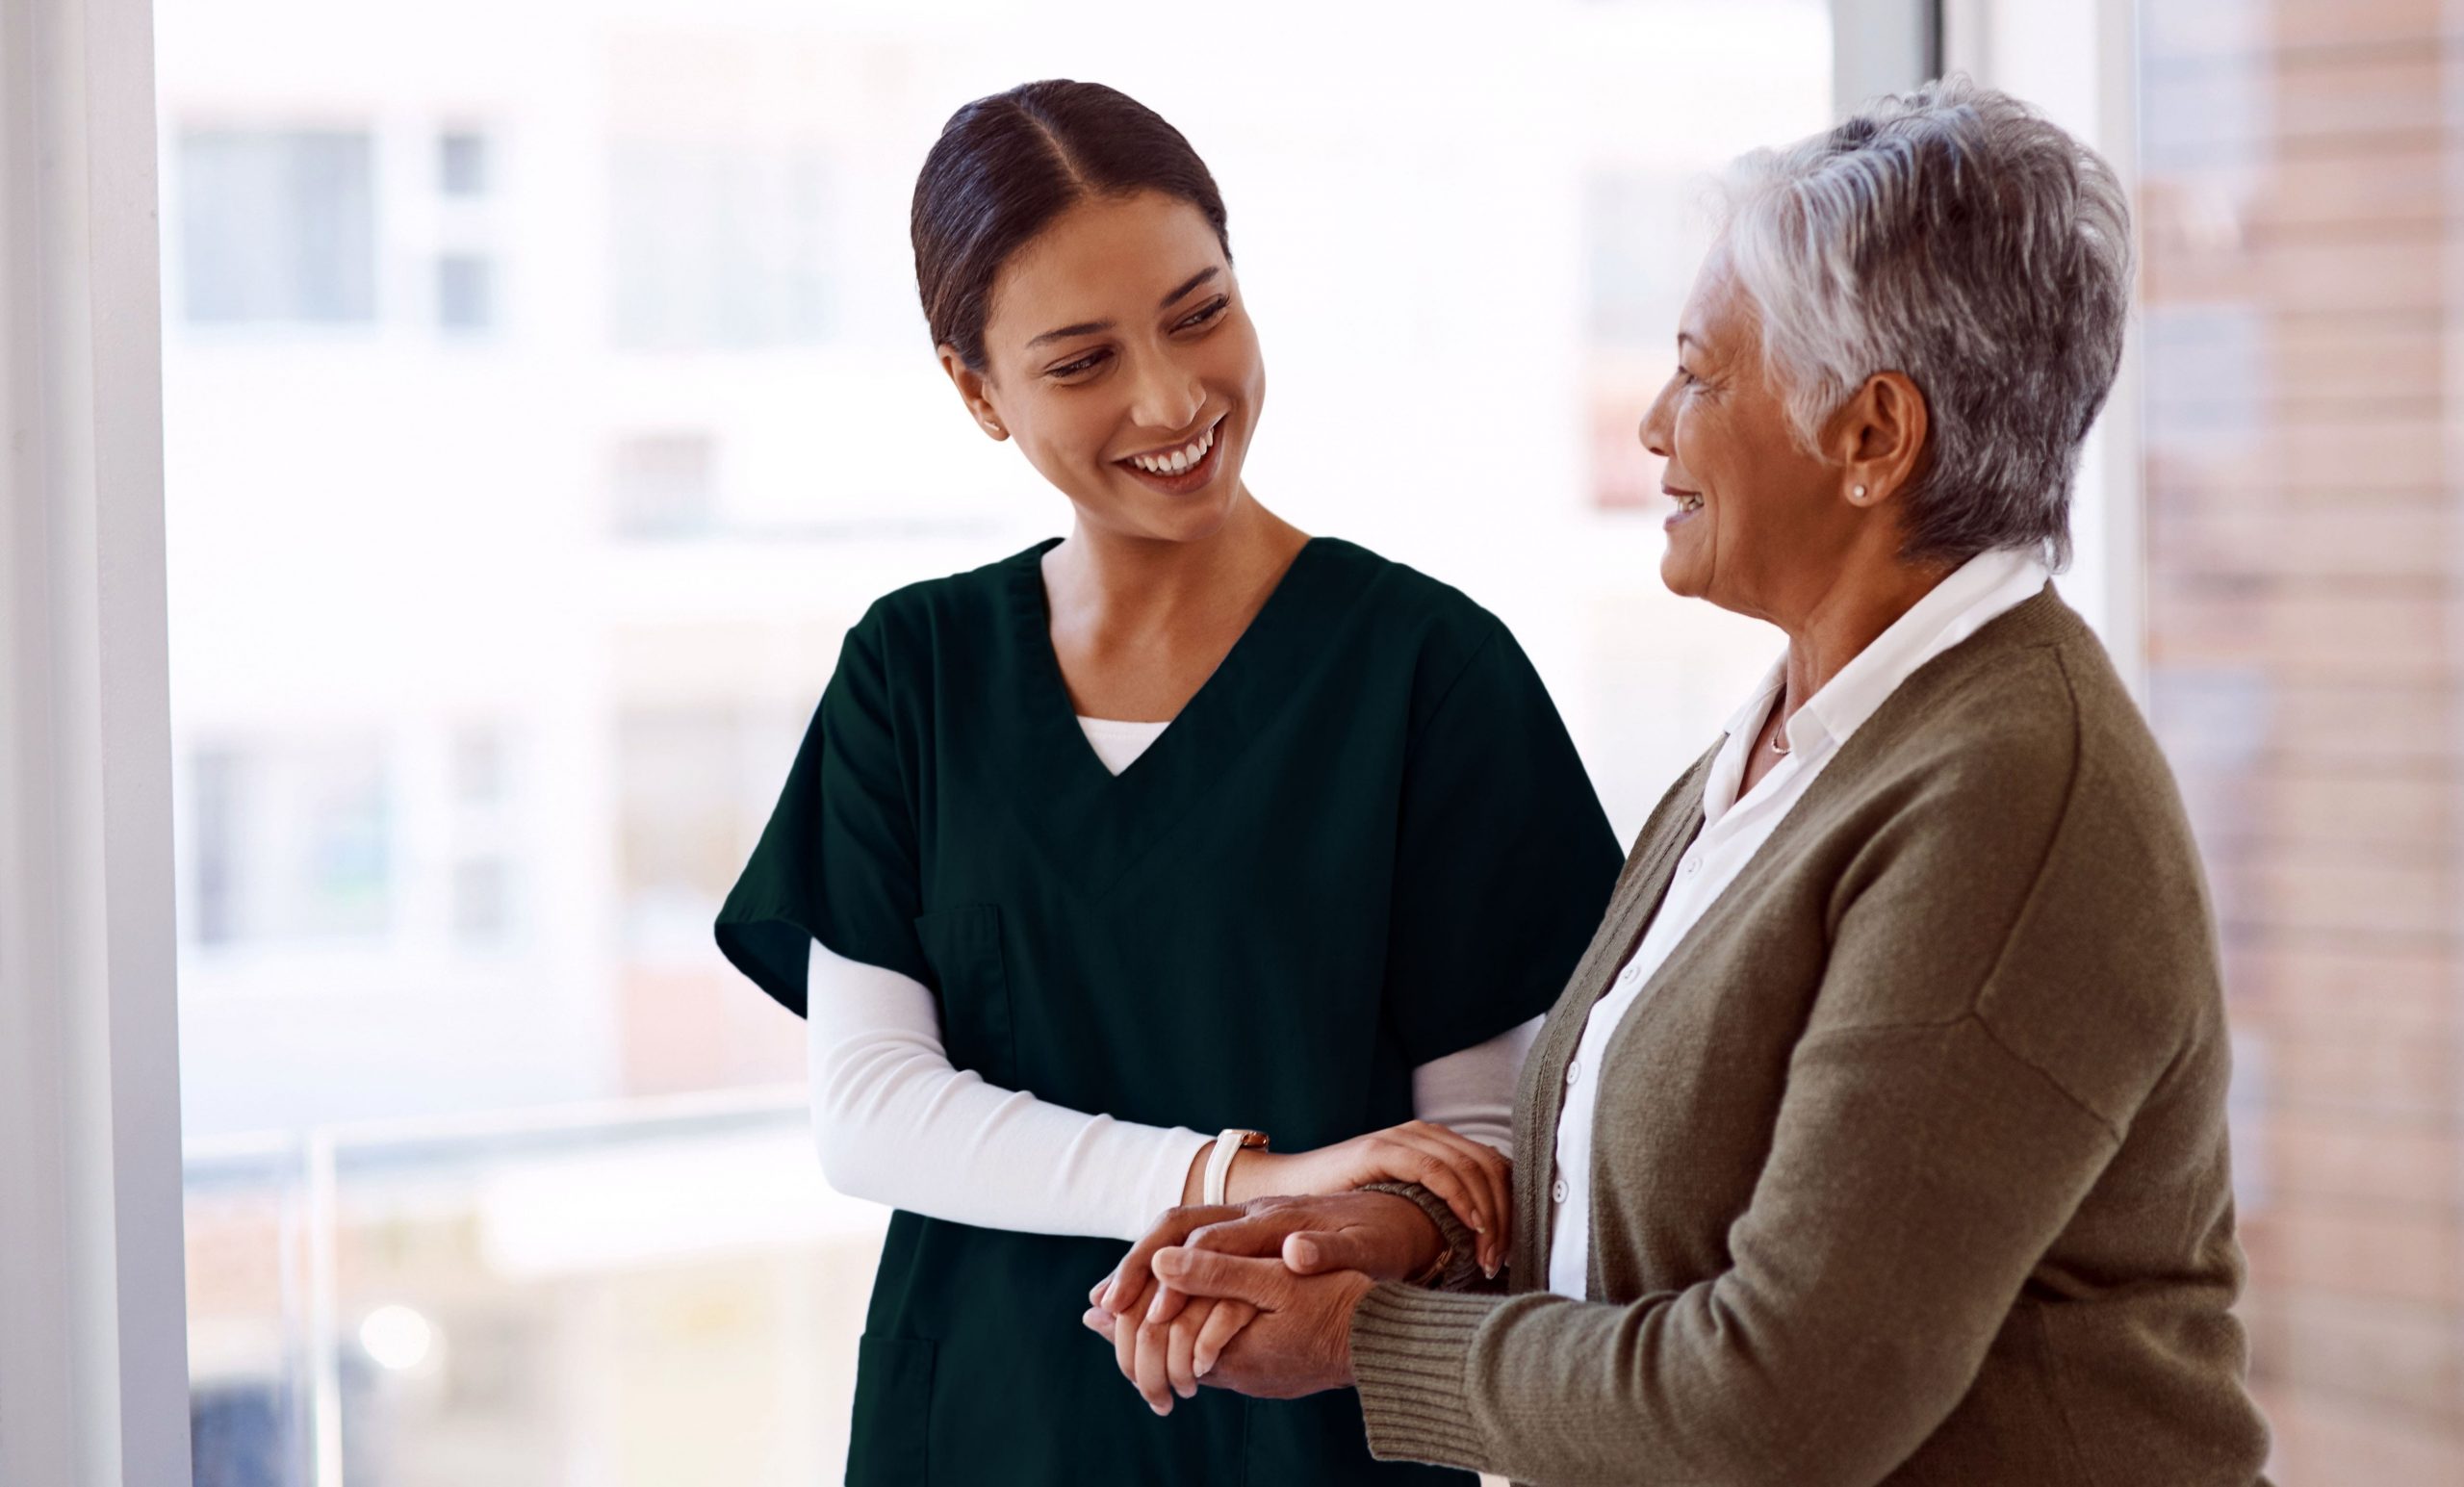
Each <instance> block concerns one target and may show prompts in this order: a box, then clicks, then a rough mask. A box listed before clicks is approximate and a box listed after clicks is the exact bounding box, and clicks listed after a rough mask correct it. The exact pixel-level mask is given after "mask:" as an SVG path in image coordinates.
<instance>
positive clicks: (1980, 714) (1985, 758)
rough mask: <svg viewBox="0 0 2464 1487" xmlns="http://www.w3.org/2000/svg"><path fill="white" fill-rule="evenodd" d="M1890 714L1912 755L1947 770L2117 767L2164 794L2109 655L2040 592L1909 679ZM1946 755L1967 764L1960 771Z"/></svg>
mask: <svg viewBox="0 0 2464 1487" xmlns="http://www.w3.org/2000/svg"><path fill="white" fill-rule="evenodd" d="M1903 692H1904V695H1903V696H1901V697H1898V698H1894V699H1893V701H1894V703H1900V704H1904V705H1905V706H1904V707H1903V708H1902V709H1901V716H1900V717H1899V719H1898V720H1897V721H1898V723H1899V725H1900V727H1901V728H1902V729H1904V730H1905V731H1907V732H1908V734H1909V735H1910V742H1911V743H1912V744H1913V745H1914V746H1915V748H1916V750H1917V751H1918V752H1919V753H1920V754H1924V755H1930V756H1937V757H1938V760H1939V762H1941V763H1942V764H1943V765H1944V766H1945V767H1946V768H1950V769H1951V772H1952V773H1954V774H1958V773H1973V772H1976V771H1977V770H1985V771H1989V772H1994V773H2004V772H2011V771H2016V772H2017V773H2020V774H2024V775H2029V776H2042V775H2048V774H2049V775H2054V776H2068V775H2072V774H2076V773H2078V772H2079V771H2081V770H2082V769H2083V768H2089V767H2093V768H2095V769H2097V771H2098V772H2099V773H2103V772H2106V771H2110V770H2115V769H2119V770H2122V771H2123V772H2124V773H2125V775H2126V776H2127V777H2128V779H2127V782H2130V783H2135V784H2137V785H2139V786H2142V787H2145V788H2152V789H2162V790H2163V791H2165V792H2167V793H2170V792H2171V791H2172V790H2173V781H2172V775H2171V771H2170V769H2169V767H2168V766H2167V764H2166V763H2165V758H2164V754H2163V751H2162V750H2161V749H2160V748H2159V747H2158V746H2157V742H2156V737H2155V734H2154V732H2153V731H2151V730H2150V729H2149V728H2148V726H2147V720H2146V717H2145V715H2144V714H2143V713H2142V712H2141V711H2140V709H2139V705H2138V703H2137V702H2136V701H2135V700H2134V699H2133V698H2132V697H2131V695H2130V688H2129V686H2128V684H2127V683H2125V682H2124V681H2123V679H2122V677H2121V674H2120V673H2119V671H2118V670H2117V669H2116V667H2115V666H2114V662H2113V657H2112V655H2111V654H2110V653H2108V652H2107V651H2106V649H2105V647H2104V643H2103V641H2101V640H2100V639H2098V638H2097V635H2096V633H2095V631H2094V630H2093V629H2092V628H2089V626H2088V624H2087V622H2086V621H2084V620H2082V619H2081V618H2080V617H2079V616H2078V614H2077V613H2076V612H2074V611H2073V610H2071V609H2070V608H2069V606H2068V605H2066V604H2064V603H2063V602H2061V601H2060V600H2059V599H2057V598H2054V597H2053V596H2051V595H2046V596H2044V597H2043V598H2041V599H2038V600H2032V601H2030V602H2028V603H2027V604H2026V605H2024V606H2022V608H2021V609H2020V610H2017V611H2014V612H2013V613H2012V614H2011V615H2010V616H2008V617H2007V620H2006V622H2005V623H1999V624H1996V625H1993V626H1989V627H1988V628H1986V629H1984V630H1982V631H1980V632H1978V633H1977V634H1976V635H1974V636H1972V637H1970V638H1969V639H1968V640H1967V641H1965V642H1963V644H1961V645H1959V646H1957V647H1954V648H1953V649H1952V650H1950V651H1949V652H1946V653H1945V654H1942V655H1940V656H1938V657H1937V658H1936V659H1935V661H1934V662H1933V663H1932V664H1930V665H1928V666H1927V667H1926V668H1925V669H1924V670H1922V671H1920V672H1918V673H1917V675H1916V676H1914V677H1913V678H1911V679H1910V681H1909V684H1908V686H1907V687H1906V688H1904V689H1903ZM1950 756H1957V757H1959V758H1963V759H1966V760H1969V761H1971V762H1970V764H1969V766H1968V768H1967V769H1966V770H1964V771H1963V770H1960V769H1958V768H1957V767H1955V766H1954V765H1953V764H1952V762H1951V757H1950Z"/></svg>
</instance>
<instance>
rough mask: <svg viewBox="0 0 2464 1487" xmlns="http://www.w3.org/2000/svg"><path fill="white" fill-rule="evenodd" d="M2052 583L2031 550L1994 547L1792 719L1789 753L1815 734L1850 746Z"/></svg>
mask: <svg viewBox="0 0 2464 1487" xmlns="http://www.w3.org/2000/svg"><path fill="white" fill-rule="evenodd" d="M2049 577H2052V575H2051V574H2050V572H2049V571H2048V570H2047V569H2046V568H2045V565H2044V559H2043V558H2042V557H2041V556H2040V555H2039V553H2038V552H2037V551H2036V550H2035V549H2033V548H1997V549H1994V550H1993V551H1987V552H1980V553H1978V554H1977V555H1976V556H1974V557H1971V558H1969V559H1968V560H1967V561H1966V562H1964V563H1962V564H1961V565H1960V566H1959V567H1958V568H1956V569H1954V570H1952V572H1951V574H1950V576H1949V577H1946V578H1944V579H1943V580H1942V581H1941V582H1939V583H1938V584H1936V585H1934V587H1933V589H1932V590H1931V591H1930V592H1928V593H1927V594H1926V595H1925V597H1924V598H1922V599H1920V600H1918V601H1917V602H1915V603H1913V604H1911V605H1910V606H1909V609H1908V612H1907V613H1906V614H1903V615H1901V616H1900V617H1899V618H1898V619H1896V620H1894V621H1892V622H1891V625H1890V628H1888V629H1886V630H1884V631H1883V632H1882V633H1881V634H1879V635H1877V636H1875V637H1874V639H1873V643H1872V644H1870V645H1868V646H1866V647H1865V649H1863V650H1862V651H1860V652H1858V653H1857V654H1855V655H1853V656H1851V657H1849V660H1848V664H1847V665H1845V666H1842V667H1840V668H1839V673H1838V675H1836V676H1835V677H1833V678H1832V679H1830V680H1829V681H1827V682H1825V683H1824V684H1823V687H1822V690H1820V691H1818V692H1816V693H1814V694H1813V696H1811V697H1809V698H1808V699H1806V705H1804V706H1803V707H1801V708H1799V709H1798V710H1797V712H1796V714H1795V715H1794V716H1792V717H1791V718H1790V719H1789V720H1788V725H1787V733H1788V745H1789V747H1790V748H1791V749H1792V750H1793V749H1796V748H1800V747H1803V746H1804V745H1806V744H1808V743H1810V742H1813V741H1814V740H1815V737H1816V736H1817V733H1818V734H1819V735H1821V736H1827V737H1828V739H1829V740H1830V742H1832V743H1834V744H1842V743H1846V742H1847V741H1848V737H1849V735H1850V734H1852V733H1854V732H1856V731H1857V730H1858V729H1860V728H1862V727H1863V726H1864V724H1865V720H1866V719H1868V718H1870V717H1872V716H1873V715H1874V713H1875V711H1876V709H1878V708H1880V707H1881V706H1882V705H1883V704H1884V703H1885V702H1886V701H1888V700H1889V698H1890V694H1891V693H1893V692H1895V691H1897V690H1899V685H1900V683H1901V682H1903V681H1906V680H1907V679H1909V678H1910V677H1912V676H1914V675H1915V674H1916V673H1917V671H1918V670H1919V669H1920V668H1922V667H1923V666H1924V664H1925V663H1926V662H1927V661H1930V660H1932V659H1933V658H1934V657H1936V656H1938V655H1939V654H1942V653H1943V652H1945V651H1948V650H1949V649H1951V648H1952V647H1953V646H1956V645H1958V644H1959V643H1960V642H1961V641H1963V640H1965V639H1966V638H1967V637H1968V636H1970V635H1973V634H1975V633H1976V632H1977V631H1978V630H1979V629H1981V628H1984V627H1985V626H1986V625H1987V624H1988V623H1989V622H1990V621H1992V620H1994V619H1996V618H1998V617H1999V616H2000V615H2002V614H2003V613H2004V612H2005V611H2007V610H2009V609H2012V608H2014V607H2015V606H2016V605H2018V604H2020V603H2023V602H2026V601H2027V600H2029V599H2031V598H2033V597H2034V596H2035V595H2036V593H2037V591H2038V590H2040V589H2041V588H2043V587H2044V585H2045V580H2046V579H2047V578H2049Z"/></svg>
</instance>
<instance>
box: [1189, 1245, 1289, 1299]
mask: <svg viewBox="0 0 2464 1487" xmlns="http://www.w3.org/2000/svg"><path fill="white" fill-rule="evenodd" d="M1155 1273H1156V1274H1157V1275H1159V1276H1162V1277H1164V1283H1165V1284H1168V1285H1169V1286H1171V1288H1172V1289H1173V1290H1175V1291H1180V1292H1185V1293H1187V1294H1188V1295H1193V1296H1221V1297H1229V1298H1231V1299H1232V1300H1236V1301H1246V1302H1248V1303H1249V1304H1250V1305H1252V1306H1254V1307H1257V1308H1258V1309H1259V1310H1260V1311H1273V1310H1275V1309H1276V1308H1277V1307H1279V1306H1282V1305H1284V1304H1285V1303H1286V1302H1288V1301H1289V1300H1290V1298H1291V1296H1292V1283H1293V1274H1292V1272H1291V1271H1290V1270H1288V1269H1284V1265H1283V1261H1282V1260H1280V1259H1272V1260H1245V1259H1242V1258H1240V1257H1238V1256H1235V1255H1219V1254H1210V1253H1209V1252H1207V1251H1206V1250H1203V1249H1177V1248H1175V1249H1165V1250H1159V1251H1157V1253H1156V1256H1155Z"/></svg>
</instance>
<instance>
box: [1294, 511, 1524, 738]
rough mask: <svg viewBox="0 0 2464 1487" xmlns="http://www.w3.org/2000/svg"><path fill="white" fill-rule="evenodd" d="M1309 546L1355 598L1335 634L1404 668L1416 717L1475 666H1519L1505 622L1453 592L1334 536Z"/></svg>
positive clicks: (1405, 566) (1517, 652)
mask: <svg viewBox="0 0 2464 1487" xmlns="http://www.w3.org/2000/svg"><path fill="white" fill-rule="evenodd" d="M1311 547H1312V548H1323V549H1326V550H1327V552H1326V555H1327V557H1328V558H1329V559H1331V563H1330V566H1338V567H1340V568H1342V569H1344V570H1347V573H1346V577H1347V582H1345V583H1343V584H1341V585H1339V587H1340V588H1342V589H1344V590H1346V591H1347V592H1348V593H1350V594H1351V595H1352V596H1354V599H1353V602H1352V603H1351V604H1350V606H1349V607H1350V613H1349V615H1348V616H1347V624H1346V625H1345V626H1344V627H1342V628H1343V629H1345V630H1346V631H1347V632H1348V638H1349V640H1350V643H1351V644H1352V645H1353V646H1354V647H1356V648H1358V650H1359V651H1360V652H1361V653H1362V654H1369V655H1374V656H1377V657H1379V658H1380V659H1381V660H1382V661H1383V662H1384V663H1385V664H1387V665H1390V666H1408V667H1409V668H1410V670H1411V674H1412V693H1413V697H1414V709H1413V710H1414V711H1415V712H1416V713H1421V712H1425V711H1426V710H1428V709H1431V708H1433V707H1434V706H1435V705H1437V704H1438V703H1439V702H1441V701H1442V700H1443V699H1444V697H1445V695H1446V694H1447V692H1448V691H1449V690H1450V688H1451V686H1452V684H1453V683H1454V682H1455V681H1456V680H1457V679H1460V678H1461V677H1462V676H1463V675H1464V673H1465V671H1466V670H1467V668H1469V667H1471V666H1472V665H1473V664H1474V663H1475V662H1486V663H1490V664H1495V663H1497V662H1499V661H1501V660H1502V661H1504V662H1506V663H1507V664H1508V665H1511V666H1516V667H1520V666H1522V665H1523V664H1526V663H1525V662H1524V660H1523V654H1522V650H1521V648H1520V647H1519V646H1517V645H1516V644H1515V641H1514V636H1513V634H1512V633H1511V632H1510V631H1509V630H1508V629H1507V628H1506V626H1505V622H1504V621H1502V620H1501V619H1499V618H1498V617H1497V616H1496V615H1495V614H1493V613H1491V612H1490V611H1489V610H1488V609H1487V608H1485V607H1484V606H1482V605H1481V604H1480V602H1478V601H1477V600H1475V599H1473V598H1472V597H1471V596H1470V595H1469V594H1466V593H1464V592H1463V591H1462V590H1461V589H1458V588H1456V587H1455V586H1454V585H1452V584H1450V583H1448V582H1446V581H1445V580H1443V579H1441V578H1436V577H1431V576H1430V575H1428V574H1425V573H1423V572H1421V571H1420V570H1419V569H1417V568H1413V567H1411V566H1410V565H1408V564H1405V563H1399V562H1397V561H1395V560H1394V559H1393V558H1389V557H1384V556H1381V555H1379V554H1378V553H1376V552H1373V551H1370V550H1369V549H1367V548H1364V547H1362V546H1360V545H1359V544H1358V543H1354V542H1349V541H1346V540H1345V539H1343V538H1340V537H1320V538H1318V539H1317V540H1316V541H1315V542H1313V543H1312V544H1311Z"/></svg>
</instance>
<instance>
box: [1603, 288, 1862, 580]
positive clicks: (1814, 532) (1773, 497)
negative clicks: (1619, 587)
mask: <svg viewBox="0 0 2464 1487" xmlns="http://www.w3.org/2000/svg"><path fill="white" fill-rule="evenodd" d="M1642 441H1643V447H1644V448H1645V449H1650V450H1651V451H1652V452H1653V453H1655V454H1657V455H1660V456H1661V457H1663V458H1665V459H1666V460H1667V461H1668V468H1667V471H1666V473H1665V474H1663V475H1662V476H1661V489H1662V490H1663V491H1665V492H1666V493H1667V494H1668V495H1669V496H1671V497H1673V498H1675V499H1676V500H1677V501H1678V509H1677V512H1676V514H1675V515H1673V516H1671V517H1670V518H1669V519H1668V522H1667V527H1668V551H1667V552H1666V553H1665V554H1663V555H1662V556H1661V558H1660V563H1659V572H1660V578H1661V580H1662V581H1663V582H1665V583H1666V584H1667V585H1668V586H1669V588H1670V590H1671V591H1673V592H1675V593H1679V594H1683V595H1686V596H1687V597H1689V598H1697V599H1707V600H1709V601H1711V602H1713V603H1715V604H1718V605H1720V606H1721V607H1722V608H1724V609H1733V610H1736V611H1738V612H1739V613H1742V614H1751V615H1754V616H1756V617H1758V618H1760V619H1773V618H1776V617H1778V616H1780V615H1784V614H1792V613H1797V612H1800V611H1801V609H1802V606H1803V604H1804V603H1805V602H1806V601H1807V599H1808V598H1809V591H1811V590H1812V589H1814V588H1817V587H1818V586H1819V585H1820V584H1822V583H1823V582H1825V581H1827V576H1828V574H1829V572H1830V571H1831V569H1832V568H1833V567H1834V565H1835V559H1836V555H1837V554H1838V553H1839V552H1840V551H1842V549H1843V548H1844V546H1845V544H1846V543H1847V542H1848V541H1849V540H1850V533H1849V530H1848V527H1849V526H1850V525H1851V519H1852V517H1853V513H1851V512H1850V511H1848V510H1845V509H1843V505H1842V502H1841V501H1840V500H1839V499H1838V483H1839V480H1838V472H1837V471H1836V470H1835V469H1834V468H1833V467H1831V466H1830V465H1827V464H1826V463H1824V462H1823V461H1822V460H1821V459H1819V458H1817V457H1816V456H1814V455H1812V454H1809V453H1808V452H1807V451H1806V450H1805V449H1801V448H1799V446H1798V444H1797V442H1796V440H1795V439H1794V438H1793V437H1792V436H1791V434H1790V430H1789V426H1788V419H1787V412H1786V409H1785V408H1784V406H1783V405H1782V403H1781V400H1780V392H1779V389H1777V388H1775V387H1774V386H1773V385H1772V384H1771V381H1770V378H1769V377H1768V376H1767V374H1766V373H1765V372H1764V368H1763V359H1762V338H1761V324H1760V321H1759V320H1758V312H1757V311H1756V308H1755V304H1754V301H1753V299H1752V298H1751V297H1750V296H1749V295H1747V294H1746V293H1745V290H1744V288H1743V287H1742V286H1741V285H1739V284H1738V282H1737V280H1736V277H1735V275H1734V274H1733V273H1732V271H1731V269H1730V267H1729V258H1728V251H1727V249H1726V247H1725V246H1724V245H1722V246H1714V247H1713V248H1712V249H1711V252H1710V254H1709V255H1708V256H1707V258H1705V259H1704V261H1703V267H1702V269H1701V271H1700V272H1699V273H1697V274H1696V276H1695V280H1694V290H1693V294H1692V295H1690V296H1689V297H1688V298H1687V299H1686V301H1685V309H1684V313H1683V314H1682V316H1681V318H1680V320H1679V321H1678V332H1677V371H1676V372H1674V373H1673V374H1672V375H1671V376H1670V377H1669V379H1668V385H1667V386H1666V387H1664V388H1662V389H1661V390H1660V394H1659V397H1657V398H1656V399H1655V400H1654V402H1653V403H1652V406H1651V410H1650V411H1649V412H1647V413H1645V414H1644V415H1643V424H1642Z"/></svg>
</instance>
